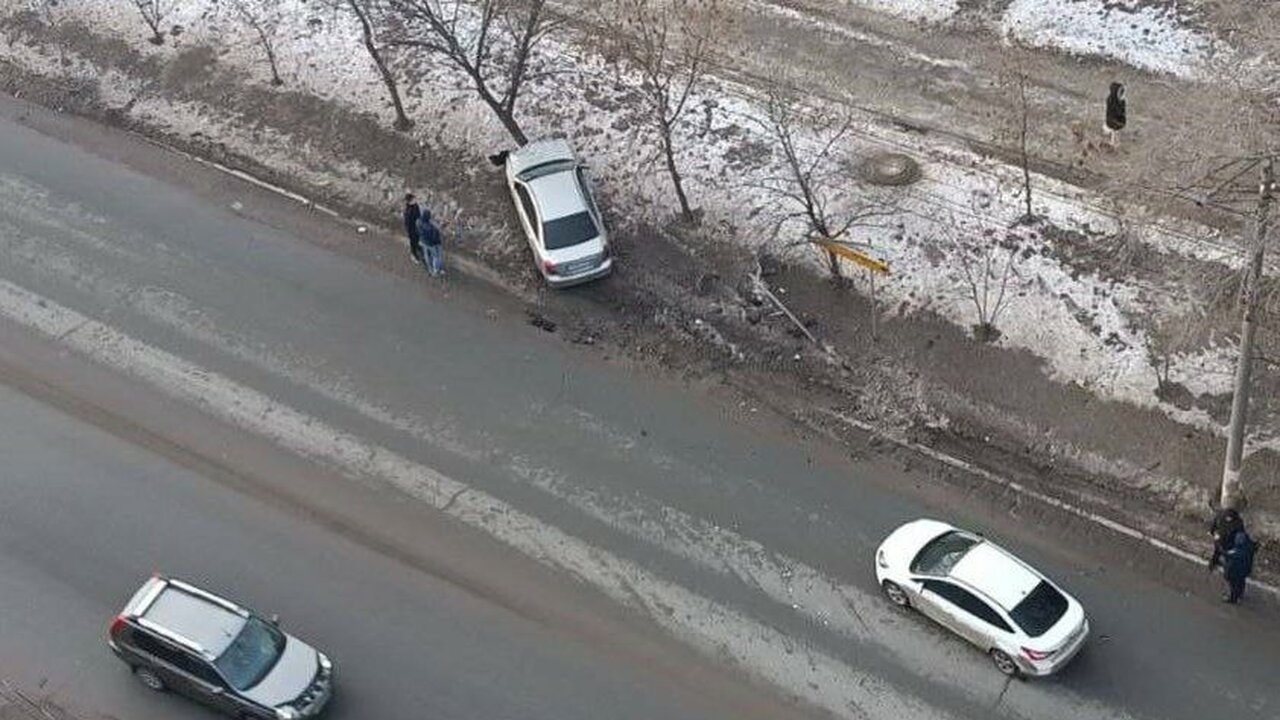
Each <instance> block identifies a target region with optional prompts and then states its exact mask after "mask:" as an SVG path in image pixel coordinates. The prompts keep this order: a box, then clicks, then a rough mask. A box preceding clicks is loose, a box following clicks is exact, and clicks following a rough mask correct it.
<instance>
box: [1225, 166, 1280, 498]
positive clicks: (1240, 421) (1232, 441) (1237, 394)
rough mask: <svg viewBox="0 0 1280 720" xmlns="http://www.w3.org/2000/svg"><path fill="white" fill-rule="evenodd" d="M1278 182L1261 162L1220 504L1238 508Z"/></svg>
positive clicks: (1241, 492)
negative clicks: (1265, 262)
mask: <svg viewBox="0 0 1280 720" xmlns="http://www.w3.org/2000/svg"><path fill="white" fill-rule="evenodd" d="M1274 185H1275V174H1274V169H1273V167H1272V160H1271V159H1270V158H1268V159H1267V160H1266V161H1265V162H1264V164H1263V166H1262V184H1261V186H1260V187H1261V191H1260V193H1259V197H1258V210H1257V215H1256V216H1255V217H1254V227H1253V243H1254V247H1253V258H1252V261H1251V262H1250V264H1249V274H1248V276H1247V277H1246V278H1245V288H1244V317H1243V319H1242V320H1241V322H1240V351H1239V356H1238V357H1237V358H1236V379H1235V388H1234V391H1233V392H1232V397H1231V424H1230V426H1229V427H1228V431H1227V457H1226V461H1225V462H1224V463H1223V469H1222V494H1221V497H1220V498H1219V500H1220V503H1221V506H1222V507H1223V508H1224V509H1225V508H1238V507H1239V505H1240V503H1241V501H1242V500H1243V499H1244V492H1243V490H1242V489H1241V487H1240V466H1241V465H1242V464H1243V462H1244V429H1245V424H1246V420H1247V416H1248V414H1249V390H1250V387H1249V384H1250V374H1251V371H1252V370H1253V339H1254V335H1256V333H1257V330H1258V314H1259V312H1260V310H1261V308H1260V307H1259V300H1260V299H1261V295H1260V293H1259V290H1260V289H1261V288H1260V285H1261V284H1262V270H1263V262H1262V261H1263V257H1264V256H1265V254H1266V249H1267V231H1268V229H1269V228H1268V224H1269V221H1270V219H1271V200H1272V192H1273V190H1274Z"/></svg>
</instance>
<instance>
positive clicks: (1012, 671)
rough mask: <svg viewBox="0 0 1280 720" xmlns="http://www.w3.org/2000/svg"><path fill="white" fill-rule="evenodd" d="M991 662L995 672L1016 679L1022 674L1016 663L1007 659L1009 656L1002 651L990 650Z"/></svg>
mask: <svg viewBox="0 0 1280 720" xmlns="http://www.w3.org/2000/svg"><path fill="white" fill-rule="evenodd" d="M991 662H993V663H995V666H996V669H997V670H999V671H1000V672H1001V673H1002V674H1004V675H1008V676H1009V677H1018V675H1020V674H1022V671H1021V670H1020V669H1019V668H1018V663H1016V662H1014V661H1013V658H1011V657H1009V654H1008V653H1006V652H1005V651H1003V650H992V651H991Z"/></svg>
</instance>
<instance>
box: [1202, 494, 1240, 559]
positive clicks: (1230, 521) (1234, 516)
mask: <svg viewBox="0 0 1280 720" xmlns="http://www.w3.org/2000/svg"><path fill="white" fill-rule="evenodd" d="M1242 531H1244V518H1242V517H1240V513H1239V512H1237V511H1236V509H1235V508H1225V509H1222V510H1219V511H1218V513H1217V514H1216V515H1214V516H1213V523H1212V524H1211V525H1210V526H1209V534H1210V535H1213V555H1212V556H1210V557H1209V569H1210V570H1212V569H1213V568H1214V567H1216V566H1217V564H1218V560H1219V559H1221V558H1222V553H1223V552H1225V551H1226V550H1227V548H1229V547H1231V544H1232V543H1233V542H1235V536H1236V533H1238V532H1242Z"/></svg>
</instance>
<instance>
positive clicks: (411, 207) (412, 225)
mask: <svg viewBox="0 0 1280 720" xmlns="http://www.w3.org/2000/svg"><path fill="white" fill-rule="evenodd" d="M421 216H422V209H421V208H419V207H418V199H417V198H416V197H414V196H413V193H405V196H404V231H405V233H407V234H408V235H409V254H410V255H412V256H413V259H414V260H417V261H418V262H423V259H422V235H421V233H419V232H418V218H420V217H421Z"/></svg>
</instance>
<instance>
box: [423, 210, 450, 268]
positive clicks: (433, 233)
mask: <svg viewBox="0 0 1280 720" xmlns="http://www.w3.org/2000/svg"><path fill="white" fill-rule="evenodd" d="M418 234H419V236H421V239H422V249H423V250H424V251H425V253H426V265H427V270H428V271H429V272H430V273H431V274H432V275H443V274H444V247H443V244H444V243H443V238H442V237H441V235H440V229H439V228H437V227H436V226H435V224H434V223H432V222H431V211H430V210H423V211H422V215H421V217H419V218H418Z"/></svg>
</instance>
